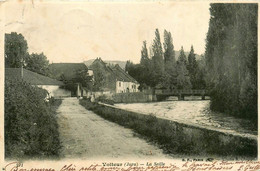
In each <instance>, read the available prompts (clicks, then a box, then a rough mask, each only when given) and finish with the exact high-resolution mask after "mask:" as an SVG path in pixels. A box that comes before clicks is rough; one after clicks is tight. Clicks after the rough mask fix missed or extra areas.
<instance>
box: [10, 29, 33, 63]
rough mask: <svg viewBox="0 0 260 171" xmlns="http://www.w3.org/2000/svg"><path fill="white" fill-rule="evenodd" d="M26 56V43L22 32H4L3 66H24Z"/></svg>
mask: <svg viewBox="0 0 260 171" xmlns="http://www.w3.org/2000/svg"><path fill="white" fill-rule="evenodd" d="M27 57H28V45H27V41H26V40H25V39H24V37H23V35H22V34H17V33H16V32H12V33H11V34H5V67H9V68H19V67H21V66H24V63H25V62H24V61H25V59H26V58H27Z"/></svg>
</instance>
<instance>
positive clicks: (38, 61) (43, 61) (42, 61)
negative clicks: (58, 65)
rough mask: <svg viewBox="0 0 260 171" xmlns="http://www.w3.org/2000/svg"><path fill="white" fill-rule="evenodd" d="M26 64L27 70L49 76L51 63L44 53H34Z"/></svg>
mask: <svg viewBox="0 0 260 171" xmlns="http://www.w3.org/2000/svg"><path fill="white" fill-rule="evenodd" d="M25 62H26V66H25V68H26V69H28V70H30V71H33V72H36V73H38V74H42V75H46V76H48V75H49V61H48V59H47V57H46V56H45V55H44V54H43V53H40V54H37V53H32V54H31V55H29V57H28V58H27V59H26V61H25Z"/></svg>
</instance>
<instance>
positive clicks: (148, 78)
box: [125, 29, 205, 90]
mask: <svg viewBox="0 0 260 171" xmlns="http://www.w3.org/2000/svg"><path fill="white" fill-rule="evenodd" d="M163 47H164V48H163V49H162V45H161V40H160V34H159V30H158V29H156V30H155V38H154V40H153V44H152V47H151V48H150V51H149V54H148V49H147V44H146V41H143V47H142V49H141V60H140V64H133V63H132V62H131V61H127V63H126V66H125V70H126V72H128V74H129V75H131V76H132V77H133V78H135V79H136V80H137V81H138V82H139V83H140V89H141V90H143V89H147V88H148V87H151V88H164V89H176V88H180V89H190V88H194V89H204V88H205V78H204V77H205V63H204V62H200V64H197V61H196V58H195V53H194V49H193V47H192V50H191V53H190V55H189V63H188V61H187V58H186V55H185V52H184V50H183V47H182V49H181V51H180V55H179V58H178V62H176V59H175V51H174V45H173V38H172V35H171V32H169V31H166V30H164V43H163ZM149 56H150V57H151V58H149ZM188 67H190V69H189V70H187V69H188ZM188 71H189V72H188Z"/></svg>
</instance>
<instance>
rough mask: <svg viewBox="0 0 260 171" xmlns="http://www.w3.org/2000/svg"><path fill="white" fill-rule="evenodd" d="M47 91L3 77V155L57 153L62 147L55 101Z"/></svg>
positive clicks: (33, 155) (12, 156)
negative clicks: (47, 98)
mask: <svg viewBox="0 0 260 171" xmlns="http://www.w3.org/2000/svg"><path fill="white" fill-rule="evenodd" d="M46 96H47V91H46V90H43V89H41V88H38V87H36V86H31V85H29V84H27V83H26V82H24V81H17V80H8V79H6V80H5V111H4V112H5V113H4V114H5V157H8V158H24V157H40V158H42V157H46V156H58V153H59V149H60V148H61V145H60V141H59V132H58V124H57V120H56V116H55V115H54V113H55V109H56V108H52V105H53V104H54V103H57V104H56V105H59V104H60V102H55V100H53V99H51V100H50V101H49V102H47V101H46Z"/></svg>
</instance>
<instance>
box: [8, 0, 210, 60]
mask: <svg viewBox="0 0 260 171" xmlns="http://www.w3.org/2000/svg"><path fill="white" fill-rule="evenodd" d="M4 5H5V14H6V15H5V32H6V33H10V32H17V33H21V34H22V35H23V36H24V37H25V39H26V40H27V43H28V47H29V53H41V52H43V53H44V54H45V55H46V56H47V58H48V60H49V62H50V63H52V62H53V63H57V62H73V63H76V62H83V61H86V60H89V59H95V58H97V57H101V58H102V59H103V60H120V61H126V60H131V61H133V62H134V63H138V62H139V61H140V57H141V48H142V43H143V41H144V40H146V41H147V44H148V47H149V46H151V44H152V41H153V39H154V37H155V33H154V32H155V29H156V28H158V29H159V31H160V35H161V41H162V44H163V32H164V29H166V30H167V31H170V32H171V34H172V37H173V45H174V49H175V50H180V48H181V46H183V47H184V50H185V51H190V47H191V45H193V47H194V50H195V53H197V54H203V53H204V51H205V40H206V34H207V31H208V23H209V18H210V14H209V3H208V2H191V1H190V2H180V1H178V2H176V1H171V2H169V1H149V2H131V3H130V2H118V1H117V2H82V1H81V2H79V1H77V2H68V1H67V2H66V1H65V2H64V1H63V2H61V1H54V2H53V1H52V2H51V1H25V0H24V1H23V0H19V1H8V2H6V3H4Z"/></svg>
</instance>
